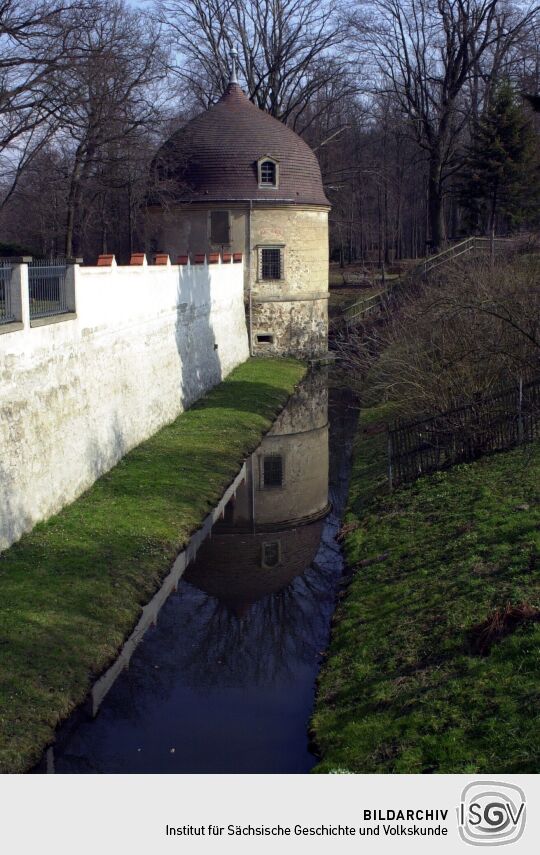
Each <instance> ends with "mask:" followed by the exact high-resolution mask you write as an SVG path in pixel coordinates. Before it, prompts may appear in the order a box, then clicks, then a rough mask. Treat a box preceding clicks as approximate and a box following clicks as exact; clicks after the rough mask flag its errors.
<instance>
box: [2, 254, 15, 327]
mask: <svg viewBox="0 0 540 855" xmlns="http://www.w3.org/2000/svg"><path fill="white" fill-rule="evenodd" d="M12 272H13V267H12V265H11V264H10V262H9V261H0V324H9V323H10V321H12V320H13V319H14V316H13V310H12V307H11V274H12Z"/></svg>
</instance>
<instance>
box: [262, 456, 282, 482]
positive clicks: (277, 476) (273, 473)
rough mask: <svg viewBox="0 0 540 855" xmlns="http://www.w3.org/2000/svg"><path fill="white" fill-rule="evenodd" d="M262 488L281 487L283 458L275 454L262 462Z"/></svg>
mask: <svg viewBox="0 0 540 855" xmlns="http://www.w3.org/2000/svg"><path fill="white" fill-rule="evenodd" d="M263 486H264V487H282V486H283V458H282V457H280V456H279V455H277V454H269V455H268V456H267V457H265V458H264V461H263Z"/></svg>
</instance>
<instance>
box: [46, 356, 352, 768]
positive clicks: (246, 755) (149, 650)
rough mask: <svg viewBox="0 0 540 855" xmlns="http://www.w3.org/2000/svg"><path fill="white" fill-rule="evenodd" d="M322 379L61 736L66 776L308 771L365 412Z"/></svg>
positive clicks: (292, 407) (283, 421)
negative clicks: (358, 420) (122, 662)
mask: <svg viewBox="0 0 540 855" xmlns="http://www.w3.org/2000/svg"><path fill="white" fill-rule="evenodd" d="M327 380H328V378H327V374H326V372H322V371H321V372H318V373H316V374H313V375H311V376H310V377H309V378H307V380H306V381H305V382H304V383H303V384H302V386H301V387H300V389H299V390H298V392H297V394H296V395H295V396H294V398H293V399H291V401H290V402H289V405H288V406H287V408H286V410H285V411H284V412H283V413H282V414H281V415H280V416H279V418H278V419H277V421H276V422H275V424H274V425H273V427H272V430H271V431H270V433H269V434H268V435H267V436H266V437H265V439H264V440H263V442H262V444H261V445H260V446H259V448H258V449H257V451H256V452H255V453H254V454H253V455H252V457H251V459H250V461H248V466H247V479H246V482H245V483H244V484H243V485H242V486H241V487H240V489H239V491H238V493H237V496H236V499H235V500H233V501H231V502H230V503H229V505H228V506H227V509H226V512H225V515H224V518H223V519H222V520H220V521H219V523H217V524H216V525H215V527H214V529H213V531H212V536H211V537H210V538H209V539H208V540H207V541H206V542H205V543H204V544H203V546H202V548H201V549H200V551H199V554H198V557H197V559H196V561H195V562H194V563H193V564H191V565H189V566H188V568H187V570H186V573H185V575H184V576H183V578H182V580H181V582H180V586H179V589H178V593H176V594H173V595H172V596H171V597H170V598H169V599H168V601H167V602H166V604H165V606H164V607H163V609H162V611H161V613H160V615H159V621H158V625H157V627H154V628H152V629H150V630H149V631H148V632H147V633H146V635H145V637H144V640H143V641H142V643H141V644H140V645H139V647H138V648H137V650H136V651H135V653H134V655H133V657H132V659H131V664H130V667H129V670H127V671H124V672H123V674H122V675H121V676H120V677H119V679H118V680H117V682H116V683H115V685H114V686H113V688H112V689H111V691H110V692H109V694H108V695H107V697H106V698H105V700H104V702H103V704H102V706H101V708H100V711H99V713H98V715H97V717H96V718H95V719H91V718H88V719H81V718H79V720H78V721H77V724H76V725H75V726H72V727H71V729H70V730H67V729H66V732H64V734H60V738H59V741H58V745H57V746H55V749H54V766H55V771H56V772H57V773H58V772H59V773H67V772H76V773H88V772H89V773H93V772H103V773H105V772H117V773H119V772H159V773H163V772H174V773H178V772H184V773H185V772H199V773H205V772H206V773H210V772H214V773H215V772H233V773H234V772H244V773H247V772H261V773H268V772H281V773H295V772H307V771H309V769H311V767H312V766H313V765H314V763H315V762H316V760H315V757H314V756H313V754H312V753H311V752H310V749H309V743H308V725H309V719H310V716H311V713H312V708H313V699H314V692H315V679H316V676H317V673H318V671H319V667H320V663H321V654H322V652H323V651H324V650H325V648H326V646H327V644H328V637H329V632H330V621H331V617H332V613H333V611H334V606H335V596H336V590H337V587H338V585H339V582H340V578H341V575H342V573H343V561H342V557H341V554H340V551H339V548H338V546H337V544H336V542H335V536H336V534H337V531H338V528H339V522H340V517H341V513H342V510H343V504H344V501H345V499H346V494H347V485H348V475H349V461H350V450H351V449H350V446H351V441H352V436H353V433H354V422H355V414H354V409H353V407H352V406H351V402H350V401H348V400H347V399H346V398H344V397H343V395H342V394H341V393H340V392H333V391H332V390H331V391H330V395H329V391H328V382H327Z"/></svg>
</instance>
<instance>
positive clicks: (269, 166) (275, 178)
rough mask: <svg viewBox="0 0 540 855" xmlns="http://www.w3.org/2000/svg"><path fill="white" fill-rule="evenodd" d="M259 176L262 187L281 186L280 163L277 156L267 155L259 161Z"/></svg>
mask: <svg viewBox="0 0 540 855" xmlns="http://www.w3.org/2000/svg"><path fill="white" fill-rule="evenodd" d="M257 177H258V179H259V187H260V188H261V189H272V188H276V187H279V163H278V161H277V160H275V158H273V157H270V156H269V155H265V156H264V157H261V158H259V160H258V161H257Z"/></svg>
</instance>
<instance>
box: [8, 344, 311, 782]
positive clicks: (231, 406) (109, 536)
mask: <svg viewBox="0 0 540 855" xmlns="http://www.w3.org/2000/svg"><path fill="white" fill-rule="evenodd" d="M304 371H305V368H304V366H303V365H302V364H301V363H299V362H296V361H294V360H286V359H281V360H270V359H269V360H255V359H252V360H249V361H248V362H247V363H245V364H244V365H242V366H240V367H239V368H238V369H236V371H234V372H233V373H232V374H231V375H230V376H229V378H228V379H227V380H226V381H225V382H224V383H221V384H220V385H219V386H218V387H216V388H215V389H214V390H212V391H211V392H210V393H209V394H208V395H206V396H205V397H204V398H203V399H201V400H200V401H199V402H198V403H197V404H195V405H194V406H193V407H192V408H191V409H190V410H189V411H188V412H186V413H184V414H182V415H181V416H180V417H179V418H178V419H177V420H176V421H175V422H174V423H173V424H171V425H170V426H168V427H166V428H164V429H163V430H161V431H159V433H157V434H156V435H155V436H154V437H152V438H151V439H150V440H148V441H147V442H145V443H143V444H142V445H140V446H138V447H137V448H136V449H134V450H133V451H131V452H130V453H129V454H128V455H126V457H124V458H123V460H122V461H121V462H120V463H119V464H118V465H117V466H116V467H115V468H114V469H112V470H111V471H110V472H109V473H108V474H107V475H105V476H103V477H102V478H100V479H99V481H97V482H96V484H95V485H94V486H93V487H92V488H91V489H90V490H89V491H88V492H87V493H85V494H84V495H83V496H82V497H81V498H80V499H78V500H77V501H76V502H74V504H72V505H70V506H69V507H67V508H65V509H64V510H63V511H62V512H61V513H60V514H58V515H57V516H55V517H54V518H52V519H51V520H49V521H48V522H46V523H42V524H40V525H38V526H36V528H35V529H34V530H33V531H32V532H31V533H30V534H28V535H25V536H24V537H23V538H22V540H21V541H20V542H19V543H17V544H15V545H14V546H12V547H11V548H10V549H8V550H6V551H5V552H3V553H1V554H0V657H1V660H0V661H1V671H0V771H3V772H20V771H25V770H27V769H28V768H29V767H31V766H32V765H33V764H34V763H35V762H36V761H37V760H38V759H39V757H40V756H41V753H42V750H43V748H44V747H45V746H46V745H47V743H49V742H50V741H51V739H52V737H53V733H54V729H55V727H56V726H57V725H58V723H59V722H60V721H61V720H62V719H63V718H65V717H66V716H67V715H68V714H69V713H70V711H71V710H73V708H74V707H75V706H76V705H77V704H78V703H80V702H81V701H82V700H83V699H84V698H85V696H86V694H87V692H88V690H89V688H90V685H91V682H92V680H93V678H95V677H96V676H97V675H98V674H99V673H100V672H101V671H102V670H103V669H104V668H105V667H106V666H107V665H108V664H109V663H110V662H111V661H113V660H114V658H115V655H116V653H117V651H118V649H119V647H120V646H121V644H122V642H123V640H124V639H125V638H126V636H127V635H128V634H129V632H130V631H131V629H132V628H133V626H134V624H135V623H136V621H137V619H138V616H139V614H140V611H141V608H142V606H143V605H144V604H145V603H146V602H147V601H148V600H149V599H150V597H151V596H152V594H153V593H154V592H155V591H156V589H157V588H158V586H159V583H160V581H161V580H162V579H163V577H164V576H165V575H166V573H167V572H168V570H169V569H170V567H171V564H172V563H173V561H174V558H175V557H176V555H177V554H178V552H179V551H180V550H181V549H182V548H183V547H184V545H185V544H186V543H187V541H188V540H189V536H190V534H191V533H192V532H193V531H194V530H195V529H197V528H198V527H199V526H200V524H201V523H202V521H203V519H204V517H205V516H206V514H207V513H208V512H209V511H210V510H211V509H212V508H213V507H214V506H215V505H216V504H217V502H218V501H219V499H220V497H221V495H222V494H223V492H224V490H225V488H226V487H227V486H228V485H229V484H230V483H231V481H232V480H233V478H234V476H235V475H236V473H237V472H238V470H239V468H240V465H241V463H242V461H243V460H244V458H245V457H246V456H247V455H248V454H249V453H250V452H251V451H253V450H254V449H255V448H256V446H257V445H258V444H259V442H260V440H261V438H262V436H263V434H264V433H265V432H266V431H267V430H268V429H269V427H270V425H271V423H272V421H273V419H274V417H275V416H276V414H277V413H278V412H279V411H280V409H281V408H282V407H283V406H284V404H285V402H286V400H287V399H288V397H289V395H290V393H291V392H292V391H293V388H294V386H295V385H296V384H297V383H298V382H299V380H300V379H301V377H302V376H303V374H304Z"/></svg>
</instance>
